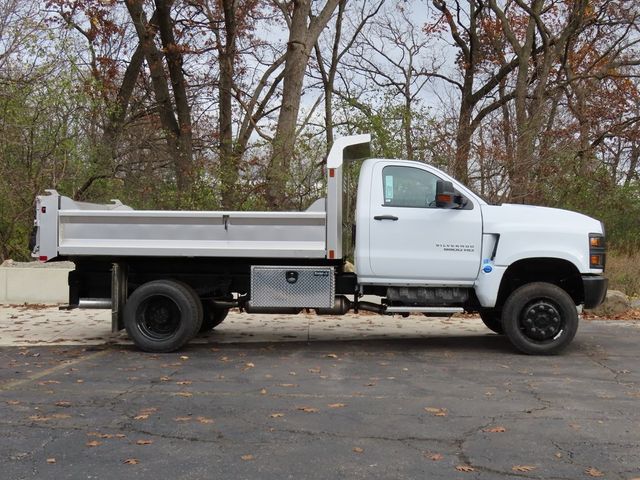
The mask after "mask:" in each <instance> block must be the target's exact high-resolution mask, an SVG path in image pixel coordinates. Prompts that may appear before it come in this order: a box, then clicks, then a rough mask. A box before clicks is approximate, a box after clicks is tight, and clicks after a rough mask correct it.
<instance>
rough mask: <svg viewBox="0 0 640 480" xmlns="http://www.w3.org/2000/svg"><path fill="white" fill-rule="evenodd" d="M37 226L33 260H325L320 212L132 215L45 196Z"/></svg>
mask: <svg viewBox="0 0 640 480" xmlns="http://www.w3.org/2000/svg"><path fill="white" fill-rule="evenodd" d="M43 208H44V210H43ZM37 223H38V224H39V225H40V226H41V227H43V226H44V225H46V224H47V223H50V224H51V225H50V227H49V228H39V229H38V230H39V232H38V236H39V238H38V242H37V245H38V247H39V251H38V252H34V255H35V254H37V255H38V257H40V258H41V259H42V260H45V258H42V257H47V258H46V259H51V258H54V257H56V256H65V257H75V256H110V257H111V256H118V257H120V256H153V257H165V256H170V257H253V258H260V257H269V258H325V256H326V213H325V212H324V211H306V212H233V211H230V212H214V211H210V212H207V211H201V212H191V211H158V210H132V209H131V208H129V207H126V206H125V205H122V204H121V203H119V202H116V203H114V204H111V205H96V204H88V203H83V202H75V201H73V200H71V199H70V198H68V197H64V196H61V195H59V194H58V193H57V192H55V191H49V195H44V196H40V197H38V212H37ZM54 223H55V224H57V225H55V228H54V225H53V224H54ZM56 233H57V235H56ZM46 236H49V238H47V237H46Z"/></svg>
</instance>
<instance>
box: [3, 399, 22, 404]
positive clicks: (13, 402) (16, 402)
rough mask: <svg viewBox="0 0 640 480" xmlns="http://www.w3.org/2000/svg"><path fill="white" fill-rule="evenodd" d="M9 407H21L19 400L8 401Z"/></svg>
mask: <svg viewBox="0 0 640 480" xmlns="http://www.w3.org/2000/svg"><path fill="white" fill-rule="evenodd" d="M6 403H7V405H20V401H19V400H7V402H6Z"/></svg>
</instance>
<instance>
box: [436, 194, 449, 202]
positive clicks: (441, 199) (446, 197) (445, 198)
mask: <svg viewBox="0 0 640 480" xmlns="http://www.w3.org/2000/svg"><path fill="white" fill-rule="evenodd" d="M438 201H439V202H444V203H451V202H452V201H453V199H452V198H451V195H438Z"/></svg>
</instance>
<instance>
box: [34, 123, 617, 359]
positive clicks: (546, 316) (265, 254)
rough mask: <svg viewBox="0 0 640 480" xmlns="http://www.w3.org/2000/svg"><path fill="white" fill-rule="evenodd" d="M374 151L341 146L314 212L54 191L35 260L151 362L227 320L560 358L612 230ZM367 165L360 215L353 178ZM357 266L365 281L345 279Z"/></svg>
mask: <svg viewBox="0 0 640 480" xmlns="http://www.w3.org/2000/svg"><path fill="white" fill-rule="evenodd" d="M369 143H370V137H369V135H357V136H349V137H344V138H341V139H339V140H338V141H336V142H335V145H334V146H333V148H332V150H331V152H330V153H329V156H328V159H327V165H326V173H327V196H326V198H325V199H321V200H318V201H317V202H315V203H314V204H313V205H312V206H311V207H310V208H309V209H308V210H307V211H304V212H235V211H197V212H192V211H139V210H133V209H131V208H129V207H127V206H125V205H123V204H122V203H121V202H119V201H117V200H114V201H113V203H112V204H106V205H98V204H91V203H84V202H76V201H73V200H72V199H70V198H68V197H65V196H62V195H60V194H58V193H57V192H56V191H54V190H48V191H47V194H46V195H42V196H38V197H37V200H36V219H35V226H34V231H33V234H32V239H31V249H32V252H33V253H32V254H33V256H34V257H35V258H37V259H39V260H41V261H55V260H71V261H73V262H75V265H76V268H75V271H73V272H71V273H70V274H69V305H70V306H71V307H76V306H80V307H104V308H111V309H112V313H113V329H114V330H119V329H122V328H126V330H127V332H128V334H129V336H130V337H131V338H132V339H133V341H134V342H135V344H136V345H137V346H138V347H139V348H141V349H142V350H145V351H150V352H169V351H174V350H177V349H179V348H181V347H182V346H183V345H185V344H186V343H187V342H188V341H189V340H190V339H192V338H193V337H194V336H195V335H196V334H198V332H201V331H205V330H208V329H211V328H214V327H215V326H216V325H218V324H219V323H220V322H222V321H223V320H224V318H225V316H226V315H227V312H228V311H229V309H231V308H239V309H240V310H241V311H246V312H248V313H252V312H255V313H296V312H299V311H301V310H302V309H314V310H315V311H316V312H317V313H318V314H331V315H341V314H344V313H346V312H348V311H349V310H354V311H356V312H358V311H359V310H367V311H373V312H377V313H379V314H388V315H391V314H401V315H405V316H406V315H409V314H416V313H423V314H425V315H426V316H443V315H451V314H453V313H456V312H478V313H479V315H480V317H481V318H482V320H483V321H484V323H485V324H486V325H487V327H488V328H490V329H491V330H493V331H495V332H497V333H500V334H505V335H506V337H507V338H508V339H509V340H510V341H511V342H512V343H513V345H514V346H515V347H516V348H517V349H519V350H520V351H522V352H525V353H529V354H554V353H558V352H560V351H561V350H562V349H564V348H565V347H566V346H567V345H568V344H569V343H570V342H571V341H572V339H573V338H574V335H575V333H576V330H577V328H578V307H579V306H580V305H582V306H584V307H587V308H592V307H595V306H597V305H598V304H600V303H601V302H602V300H603V298H604V296H605V293H606V288H607V279H606V278H605V277H604V276H603V273H604V267H605V257H606V254H605V236H604V227H603V225H602V223H601V222H599V221H598V220H594V219H592V218H589V217H587V216H584V215H581V214H578V213H575V212H569V211H566V210H558V209H551V208H543V207H535V206H525V205H508V204H505V205H499V206H494V205H489V204H488V203H487V202H486V201H484V200H483V199H482V198H481V197H480V196H478V195H476V194H475V193H474V192H473V191H471V190H470V189H468V188H467V187H465V186H464V185H462V184H460V183H459V182H457V181H456V180H455V179H453V178H451V177H450V176H449V175H447V174H446V173H444V172H442V171H440V170H438V169H437V168H434V167H433V166H430V165H427V164H424V163H420V162H415V161H405V160H388V159H380V158H369V159H366V158H367V157H369V156H370V153H369V152H370V149H369ZM357 160H358V161H359V160H364V161H363V162H362V164H361V165H360V174H359V181H358V191H357V201H356V206H355V212H349V211H348V209H347V203H349V202H346V201H345V200H344V198H346V197H345V195H344V194H345V191H344V190H345V188H344V178H345V171H346V168H347V167H348V164H349V163H350V162H354V161H357ZM351 170H353V169H349V171H351ZM351 218H354V219H355V222H354V225H348V223H349V222H348V219H351ZM344 232H348V234H347V233H344ZM347 239H348V241H347ZM343 240H344V241H343ZM351 252H353V259H354V265H355V269H354V271H349V270H351V269H349V268H346V265H347V262H346V257H347V256H348V255H351ZM365 295H367V296H368V298H369V299H370V301H362V297H363V296H365ZM371 296H373V297H371ZM372 298H375V299H377V301H372V300H371V299H372ZM425 320H426V319H425Z"/></svg>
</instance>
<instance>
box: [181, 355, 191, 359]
mask: <svg viewBox="0 0 640 480" xmlns="http://www.w3.org/2000/svg"><path fill="white" fill-rule="evenodd" d="M180 360H189V357H187V356H186V355H181V356H180Z"/></svg>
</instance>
